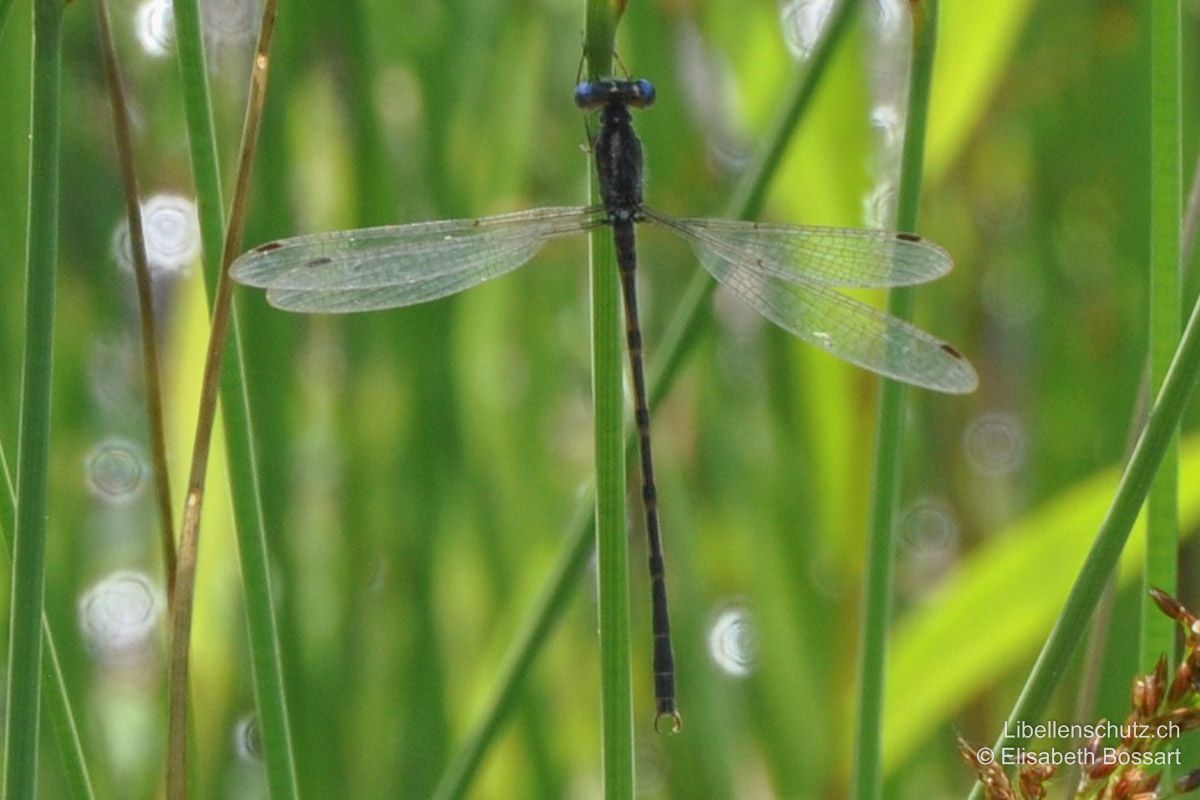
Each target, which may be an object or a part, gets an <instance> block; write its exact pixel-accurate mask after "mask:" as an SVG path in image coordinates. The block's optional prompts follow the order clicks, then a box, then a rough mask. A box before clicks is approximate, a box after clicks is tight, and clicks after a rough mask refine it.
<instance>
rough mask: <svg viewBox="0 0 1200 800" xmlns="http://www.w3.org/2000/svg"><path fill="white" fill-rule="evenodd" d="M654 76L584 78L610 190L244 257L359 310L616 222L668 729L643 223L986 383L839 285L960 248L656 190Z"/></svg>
mask: <svg viewBox="0 0 1200 800" xmlns="http://www.w3.org/2000/svg"><path fill="white" fill-rule="evenodd" d="M654 96H655V93H654V87H653V86H652V85H651V84H650V83H649V81H645V80H617V79H606V80H598V81H585V82H583V83H580V84H579V85H578V87H577V88H576V90H575V103H576V105H577V106H579V107H580V108H581V109H583V110H585V111H598V112H599V113H600V130H599V131H598V133H597V134H596V136H595V138H594V140H593V142H592V152H593V155H594V158H595V163H596V173H597V176H598V179H599V186H600V196H601V199H602V200H603V203H602V204H601V205H599V206H592V207H566V208H538V209H533V210H530V211H520V212H517V213H513V214H499V215H496V216H492V217H483V218H481V219H459V220H447V221H442V222H420V223H416V224H410V225H388V226H384V227H379V228H367V229H364V230H354V231H340V232H336V233H322V234H315V235H312V236H301V237H298V238H295V239H285V240H282V241H277V242H270V243H267V244H264V245H261V246H259V247H257V248H255V249H254V250H251V251H250V252H248V253H246V254H245V255H243V256H241V257H240V258H239V259H238V260H237V261H236V262H234V264H233V266H232V275H233V278H234V279H235V280H237V281H239V282H241V283H244V284H247V285H249V286H257V287H261V288H265V289H266V290H267V299H268V301H270V302H271V304H272V305H274V306H276V307H278V308H282V309H285V310H288V311H303V312H312V313H344V312H356V311H370V310H375V309H384V308H397V307H401V306H409V305H414V304H417V303H424V302H427V301H430V300H436V299H438V298H440V297H446V296H447V295H452V294H455V293H457V292H461V291H464V290H466V289H469V288H471V287H473V286H477V285H479V284H481V283H483V282H484V281H487V280H490V279H492V278H495V277H498V276H500V275H503V274H505V273H507V272H510V271H512V270H514V269H516V268H517V267H519V266H521V265H522V264H525V263H526V262H527V261H529V260H530V259H531V258H532V257H533V256H534V254H536V253H537V252H538V250H540V249H541V247H542V246H543V245H544V244H546V243H547V242H548V241H550V240H551V239H555V238H558V237H561V236H566V235H568V234H574V233H579V232H580V231H589V230H593V229H596V228H599V227H600V226H604V225H607V226H609V227H610V228H612V233H613V240H614V244H615V248H616V256H617V265H618V267H619V269H620V275H621V286H622V294H623V297H624V302H625V329H626V339H627V344H628V348H629V364H630V370H631V372H632V375H633V390H634V416H635V420H636V422H637V430H638V442H639V445H640V453H641V472H642V500H643V504H644V507H645V514H646V533H647V536H648V538H649V553H650V589H651V599H652V603H653V621H652V628H653V633H654V650H653V653H654V657H653V658H654V661H653V663H654V694H655V705H656V708H657V716H656V718H655V727H656V728H657V727H658V724H659V722H660V721H661V720H662V719H663V718H664V717H665V718H668V719H669V720H670V722H671V726H672V729H678V727H679V724H680V717H679V713H678V711H677V709H676V706H675V659H674V654H673V651H672V647H671V630H670V616H669V614H668V609H667V588H666V577H665V576H666V567H665V562H664V558H663V548H662V536H661V533H660V530H659V520H658V492H657V489H656V487H655V481H654V464H653V458H652V456H651V446H650V411H649V406H648V403H647V400H646V382H645V376H644V370H643V366H642V334H641V328H640V327H639V324H638V311H637V288H636V273H637V250H636V247H635V229H636V225H637V223H642V222H650V223H653V224H655V225H658V226H660V227H663V228H666V229H668V230H670V231H673V232H674V233H675V234H677V235H678V236H681V237H682V238H683V239H684V240H686V241H687V242H688V243H689V244H690V245H691V246H692V248H693V249H694V250H695V252H696V255H697V257H698V258H699V260H700V263H701V264H702V265H703V266H704V268H705V269H707V270H708V272H709V273H710V274H711V275H712V276H713V278H715V279H716V280H717V282H718V283H720V284H721V285H723V286H725V287H726V288H728V289H729V290H730V291H732V292H733V293H734V294H736V295H737V296H738V297H740V298H741V299H742V300H744V301H745V302H746V303H748V304H749V305H750V306H751V307H753V308H754V309H755V310H756V311H758V312H759V313H760V314H762V315H763V316H764V317H766V318H767V319H769V320H771V321H772V322H774V323H775V324H776V325H778V326H780V327H781V328H783V329H784V330H786V331H788V332H790V333H792V334H794V335H796V336H798V337H800V338H801V339H804V340H805V341H807V342H809V343H811V344H814V345H816V346H817V347H820V348H821V349H823V350H826V351H828V352H830V353H832V354H834V355H836V356H838V357H840V358H843V359H845V360H847V361H850V362H852V363H854V364H857V365H859V366H861V367H865V368H866V369H869V370H872V371H874V372H877V373H879V374H881V375H886V376H887V377H889V378H894V379H896V380H901V381H906V382H908V383H912V384H915V385H917V386H923V387H925V388H928V389H934V390H936V391H941V392H950V393H964V392H970V391H972V390H973V389H974V388H975V386H976V383H977V379H976V377H975V371H974V370H973V369H972V368H971V365H970V364H969V363H967V361H966V359H964V358H963V357H962V356H961V355H960V354H959V353H958V351H957V350H955V349H954V348H953V347H951V346H950V345H949V344H947V343H946V342H943V341H941V340H940V339H937V338H935V337H934V336H931V335H930V334H928V333H925V332H924V331H922V330H920V329H918V328H916V327H914V326H912V325H910V324H908V323H906V322H903V321H902V320H899V319H896V318H895V317H892V316H889V315H887V314H884V313H882V312H880V311H877V310H875V309H874V308H872V307H870V306H868V305H866V304H864V303H860V302H858V301H857V300H853V299H851V298H849V297H847V296H845V295H843V294H840V293H839V292H837V291H835V290H834V287H845V288H865V287H888V286H906V285H911V284H918V283H924V282H926V281H930V280H933V279H934V278H937V277H940V276H942V275H945V274H946V273H947V272H949V270H950V266H951V261H950V256H949V254H948V253H946V251H945V250H943V249H942V248H941V247H939V246H938V245H936V244H933V243H932V242H928V241H926V240H924V239H922V238H921V237H919V236H916V235H914V234H911V233H895V232H887V231H878V230H862V229H856V228H823V227H812V226H801V225H770V224H762V223H756V222H736V221H733V220H719V219H680V218H676V217H671V216H668V215H666V214H663V213H661V212H659V211H655V210H654V209H652V208H650V207H648V206H646V205H645V204H644V203H643V202H642V183H643V182H642V165H643V157H642V145H641V141H640V140H639V139H638V137H637V135H636V134H635V133H634V131H633V125H632V119H633V118H632V114H631V113H630V109H631V108H639V109H641V108H648V107H649V106H651V105H652V104H653V103H654Z"/></svg>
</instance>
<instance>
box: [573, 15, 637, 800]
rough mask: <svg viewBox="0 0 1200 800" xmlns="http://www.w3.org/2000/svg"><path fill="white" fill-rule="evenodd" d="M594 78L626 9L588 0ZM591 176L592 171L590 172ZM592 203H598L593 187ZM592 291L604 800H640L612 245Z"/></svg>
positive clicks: (593, 266)
mask: <svg viewBox="0 0 1200 800" xmlns="http://www.w3.org/2000/svg"><path fill="white" fill-rule="evenodd" d="M586 13H587V28H586V34H585V40H584V51H585V53H586V55H587V63H588V77H589V78H591V79H593V80H594V79H596V78H601V77H606V76H607V75H608V74H609V73H610V72H611V70H612V52H613V46H614V37H615V34H616V23H617V19H618V17H619V14H620V12H619V10H618V9H617V8H616V7H614V5H613V4H612V3H611V2H607V0H588V3H587V12H586ZM588 174H589V176H590V175H591V174H592V170H591V169H590V165H589V170H588ZM591 187H592V188H591V192H590V194H591V202H592V203H597V202H599V195H598V194H597V187H596V185H595V183H594V181H593V182H592V183H591ZM588 265H589V269H590V271H591V285H592V405H593V410H594V414H595V426H596V427H595V454H594V456H595V463H596V506H595V508H596V552H597V561H596V568H597V574H596V583H597V600H598V602H597V605H598V613H599V618H600V619H599V621H600V707H601V715H600V716H601V719H600V723H601V738H600V751H601V759H602V767H601V774H602V776H603V782H604V796H605V798H608V800H626V799H627V798H632V797H633V787H634V777H633V673H632V665H631V663H630V662H631V657H632V652H633V648H632V645H631V643H630V623H629V532H628V529H627V527H626V525H627V517H626V514H625V448H624V446H623V445H624V432H625V402H624V393H623V391H622V389H623V382H622V376H623V375H624V353H623V352H622V350H623V348H622V346H621V344H622V342H621V291H620V289H621V286H620V281H619V280H618V273H617V263H616V254H615V252H614V249H613V243H612V240H611V239H610V238H609V237H606V236H602V235H600V236H598V235H590V236H589V237H588Z"/></svg>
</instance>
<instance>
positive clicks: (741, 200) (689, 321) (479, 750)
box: [434, 2, 858, 800]
mask: <svg viewBox="0 0 1200 800" xmlns="http://www.w3.org/2000/svg"><path fill="white" fill-rule="evenodd" d="M857 5H858V4H857V3H855V2H844V3H841V4H840V5H839V6H838V8H837V10H836V11H835V16H834V17H833V19H831V20H830V23H829V27H828V29H827V32H826V33H825V35H824V36H823V37H822V39H821V41H820V43H818V45H817V46H816V48H814V50H813V56H812V59H811V61H810V65H809V67H808V68H807V69H806V70H801V71H798V72H797V73H796V75H795V77H794V78H793V81H792V83H791V85H790V87H789V88H788V90H787V91H786V92H785V93H784V101H783V102H782V104H781V106H780V108H781V112H780V114H779V116H778V117H777V118H776V120H775V121H774V123H773V124H772V125H771V128H770V132H769V133H768V134H767V135H766V136H765V137H764V141H763V150H762V154H761V155H760V156H759V157H758V158H757V159H756V160H755V161H754V165H753V166H752V167H751V168H750V169H749V170H748V171H747V173H746V175H747V177H746V179H745V181H744V183H743V184H742V185H741V188H740V189H739V190H738V191H737V192H736V193H735V195H734V200H733V202H732V203H731V205H730V209H731V210H730V214H731V216H735V217H738V218H739V219H749V218H751V217H754V216H757V215H758V213H759V212H760V211H761V209H762V204H763V200H764V198H765V197H766V194H767V189H768V187H769V186H770V184H771V180H772V179H773V178H774V177H775V174H776V172H777V170H778V168H779V165H780V163H781V162H782V160H783V155H784V153H785V152H786V150H787V145H788V144H789V143H790V142H791V140H792V134H793V132H794V131H795V129H796V127H797V126H798V125H799V123H800V120H801V119H802V118H803V117H804V113H805V112H806V111H807V110H808V108H809V107H810V105H811V102H812V98H813V96H814V95H815V94H816V89H817V87H818V86H820V84H821V80H822V79H823V77H824V75H825V72H826V70H827V69H828V66H829V63H830V60H831V57H832V54H833V52H834V51H835V50H836V48H837V45H838V43H840V42H841V40H842V38H843V36H844V34H845V33H846V31H847V30H848V29H849V27H850V21H851V19H852V17H853V12H854V10H855V9H856V7H857ZM715 288H716V284H715V283H714V282H713V280H712V279H711V278H709V277H708V275H707V273H705V272H704V271H703V270H699V269H698V270H696V275H695V277H694V278H693V279H692V281H691V283H689V284H688V286H687V288H686V289H685V290H684V294H683V298H682V299H681V300H680V303H679V305H678V306H677V308H676V311H675V313H674V314H673V315H672V317H671V320H670V321H669V322H668V324H667V327H666V330H665V331H664V334H663V339H662V342H661V344H660V346H659V348H658V353H659V356H658V358H657V359H655V360H654V362H653V363H652V364H651V365H650V367H649V369H648V371H647V400H648V402H649V404H650V410H651V411H654V410H655V409H656V408H657V407H658V406H659V405H660V404H661V402H662V400H663V398H664V397H665V396H666V394H667V392H668V391H670V389H671V387H672V386H673V385H674V383H675V379H676V378H677V377H678V376H679V372H680V370H681V369H682V367H683V364H684V363H685V361H686V360H687V356H688V355H690V354H691V353H692V351H693V350H695V347H696V345H697V344H698V343H699V341H700V337H701V336H702V335H703V334H704V331H705V330H706V329H707V322H708V321H709V319H710V316H711V306H710V303H709V301H710V300H711V298H712V294H713V291H714V290H715ZM636 447H637V438H636V435H635V433H634V431H633V430H629V431H626V433H625V458H626V460H629V459H631V458H633V457H634V451H635V448H636ZM595 502H596V500H595V491H594V486H588V487H587V488H586V490H585V492H584V497H583V499H582V500H581V501H580V507H579V509H578V511H577V513H576V514H575V516H574V520H575V522H574V523H573V524H572V525H571V526H570V528H569V531H570V533H569V534H568V536H567V537H566V540H565V541H564V544H563V547H562V549H561V551H560V552H559V557H558V561H557V562H555V565H554V567H553V569H552V570H551V572H550V578H549V579H548V580H547V582H546V585H545V586H544V588H543V589H542V592H541V594H540V595H539V596H538V599H537V601H536V602H535V603H534V605H533V608H531V609H530V612H529V613H528V614H527V615H526V617H525V623H524V624H523V626H522V628H521V630H520V632H519V633H518V634H517V635H516V636H515V637H514V639H513V643H512V646H511V647H510V648H509V651H508V653H507V655H506V656H505V659H504V662H503V666H502V667H501V669H500V676H499V678H498V680H497V682H496V687H495V688H494V689H493V691H492V695H491V697H490V698H489V700H488V702H487V704H486V706H485V709H484V711H483V713H482V715H481V718H480V720H479V722H478V723H477V724H476V726H475V728H474V730H473V731H472V732H471V733H470V735H469V736H468V737H467V740H466V742H465V743H464V744H463V746H462V748H461V749H460V750H459V751H458V752H457V753H456V754H455V756H454V758H453V759H452V760H451V762H450V766H449V767H448V768H447V770H446V772H445V774H444V775H443V776H442V779H441V782H440V783H439V785H438V788H437V791H436V792H435V793H434V797H435V798H437V799H438V800H451V799H452V798H460V797H464V796H465V795H466V793H467V790H468V789H469V788H470V785H471V782H472V781H473V780H474V779H475V776H476V775H477V774H478V771H479V767H480V765H481V764H482V763H483V761H484V759H485V758H486V756H487V754H488V751H489V750H490V749H491V747H492V745H493V744H494V743H495V742H496V740H497V737H498V734H499V733H500V731H501V730H503V729H504V724H505V723H506V722H507V721H508V718H509V717H510V716H511V715H512V713H513V711H515V709H516V708H517V706H518V701H519V699H520V696H521V689H522V688H523V684H524V681H525V679H526V677H527V676H528V675H529V673H530V670H531V667H532V665H533V662H534V659H535V658H536V657H537V655H538V653H539V652H541V649H542V648H543V647H544V646H545V644H546V642H547V640H548V639H549V637H550V634H551V633H552V632H553V631H554V629H555V627H556V626H557V625H558V623H559V621H560V620H561V619H562V616H563V614H564V612H565V611H566V609H567V607H568V605H569V603H570V599H571V596H572V592H573V590H574V589H575V587H576V585H577V583H578V581H579V580H580V579H581V577H582V575H583V571H584V570H583V568H584V565H585V564H586V563H587V559H588V556H589V555H590V554H591V553H592V547H591V545H592V539H593V536H594V535H595V530H596V529H595V524H596V519H595V513H594V507H595Z"/></svg>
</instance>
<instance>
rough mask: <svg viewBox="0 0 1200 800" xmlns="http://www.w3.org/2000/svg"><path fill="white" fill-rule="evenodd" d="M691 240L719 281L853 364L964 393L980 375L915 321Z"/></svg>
mask: <svg viewBox="0 0 1200 800" xmlns="http://www.w3.org/2000/svg"><path fill="white" fill-rule="evenodd" d="M687 238H689V240H690V241H692V242H693V244H694V245H695V247H696V253H697V255H698V256H699V258H700V263H702V264H703V265H704V268H705V269H707V270H708V271H709V273H710V274H712V276H713V277H714V278H716V279H717V282H718V283H720V284H721V285H723V286H725V287H727V288H728V289H730V290H731V291H732V292H733V293H734V294H736V295H737V296H738V297H740V298H741V299H742V300H744V301H746V302H747V303H749V304H750V306H751V307H753V308H754V309H755V310H756V311H758V312H759V313H760V314H762V315H763V316H764V317H766V318H767V319H769V320H771V321H772V322H774V323H775V324H776V325H778V326H779V327H781V328H783V329H784V330H786V331H788V332H790V333H792V334H794V335H796V336H798V337H800V338H801V339H803V340H804V341H806V342H809V343H810V344H814V345H816V346H817V347H820V348H821V349H823V350H826V351H828V352H830V353H832V354H833V355H835V356H837V357H838V358H842V359H845V360H846V361H849V362H850V363H852V364H857V365H858V366H860V367H864V368H866V369H869V370H871V371H872V372H878V373H879V374H880V375H886V376H888V377H889V378H895V379H896V380H900V381H905V382H907V383H912V384H915V385H917V386H923V387H925V388H927V389H934V390H936V391H939V392H949V393H953V394H963V393H966V392H970V391H973V390H974V389H975V387H976V386H977V385H978V383H979V380H978V378H977V377H976V375H975V370H974V369H972V368H971V365H970V363H968V362H967V360H966V359H965V358H963V357H962V355H960V354H959V353H958V351H957V350H955V349H954V348H953V347H951V346H950V345H949V344H947V343H946V342H943V341H942V340H940V339H938V338H936V337H934V336H931V335H929V334H928V333H926V332H925V331H923V330H921V329H920V328H916V327H914V326H912V325H909V324H908V323H907V322H903V321H901V320H899V319H896V318H895V317H892V316H889V315H888V314H884V313H882V312H880V311H877V310H876V309H874V308H872V307H870V306H868V305H866V304H864V303H860V302H858V301H857V300H852V299H851V298H849V297H846V296H845V295H842V294H839V293H838V292H836V291H834V290H833V289H830V288H828V287H826V286H821V285H805V284H802V283H798V282H795V281H794V280H787V279H783V278H781V277H780V276H779V275H776V274H774V273H772V272H768V271H767V270H766V269H764V268H763V267H762V266H761V265H760V264H759V263H758V261H757V260H756V259H755V258H753V257H752V256H751V257H742V256H741V255H740V254H734V255H728V256H727V255H726V254H725V252H724V251H723V249H722V250H718V249H716V248H713V247H706V246H700V245H698V244H696V240H695V239H693V238H692V237H687Z"/></svg>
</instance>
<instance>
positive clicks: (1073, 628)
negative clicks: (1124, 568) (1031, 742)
mask: <svg viewBox="0 0 1200 800" xmlns="http://www.w3.org/2000/svg"><path fill="white" fill-rule="evenodd" d="M1197 376H1200V302H1197V303H1196V305H1195V306H1193V308H1192V313H1191V316H1190V317H1189V319H1188V324H1187V329H1186V330H1185V331H1184V334H1183V340H1182V341H1181V342H1180V343H1179V349H1178V350H1176V351H1175V356H1174V358H1173V359H1172V360H1171V366H1170V367H1169V368H1168V369H1167V375H1166V379H1165V380H1164V381H1163V386H1162V390H1161V391H1160V392H1159V393H1158V397H1157V398H1156V399H1155V401H1154V407H1153V409H1151V411H1150V418H1149V419H1148V420H1147V421H1146V428H1145V430H1144V431H1142V435H1141V437H1140V438H1139V439H1138V441H1137V444H1136V445H1135V446H1134V449H1133V454H1132V455H1131V456H1130V459H1129V464H1128V465H1127V466H1126V467H1125V472H1124V474H1122V476H1121V484H1120V486H1119V487H1118V488H1117V494H1116V496H1115V497H1114V498H1113V502H1112V505H1111V506H1110V507H1109V511H1108V515H1107V516H1106V517H1105V519H1104V522H1103V523H1102V524H1101V526H1100V531H1099V533H1097V534H1096V539H1095V542H1094V543H1093V544H1092V548H1091V550H1090V551H1089V552H1088V556H1087V560H1086V561H1084V564H1083V567H1082V569H1080V571H1079V576H1078V577H1077V578H1076V579H1075V585H1074V586H1073V587H1072V589H1071V594H1070V595H1069V596H1068V597H1067V601H1066V603H1065V604H1064V606H1063V609H1062V613H1061V614H1059V617H1058V621H1057V622H1056V623H1055V625H1054V629H1053V630H1052V631H1051V632H1050V636H1049V637H1048V638H1047V639H1046V643H1045V645H1044V646H1043V647H1042V652H1041V653H1040V654H1039V655H1038V659H1037V663H1036V664H1034V667H1033V671H1032V672H1030V674H1029V677H1028V678H1027V679H1026V681H1025V686H1024V688H1023V689H1022V690H1021V695H1020V697H1018V698H1017V702H1016V705H1015V706H1014V707H1013V709H1012V712H1011V713H1010V714H1009V716H1008V724H1007V726H1006V728H1005V729H1006V730H1010V729H1012V727H1013V725H1014V724H1015V723H1017V722H1019V721H1031V720H1035V719H1037V718H1038V716H1039V715H1040V714H1041V713H1042V712H1043V711H1044V710H1045V708H1046V706H1047V704H1048V703H1049V702H1050V697H1051V695H1052V693H1053V692H1054V689H1055V687H1056V686H1057V685H1058V683H1059V681H1060V680H1061V679H1062V677H1063V674H1064V672H1065V670H1066V668H1067V664H1068V662H1069V661H1070V659H1071V656H1072V655H1073V654H1074V652H1075V649H1076V647H1077V646H1078V644H1079V641H1080V639H1081V638H1082V637H1083V636H1084V635H1085V633H1086V632H1087V627H1088V625H1087V624H1088V620H1089V619H1090V618H1091V616H1092V612H1093V611H1095V609H1096V604H1097V603H1098V602H1099V600H1100V596H1101V595H1102V594H1103V592H1104V586H1105V583H1106V582H1107V581H1108V579H1109V577H1110V576H1111V575H1112V574H1113V570H1114V569H1115V568H1116V565H1117V560H1118V559H1119V558H1120V555H1121V550H1122V549H1123V548H1124V546H1125V542H1126V540H1127V539H1128V538H1129V532H1130V531H1131V530H1132V528H1133V523H1134V521H1135V520H1136V519H1137V515H1138V510H1139V509H1140V508H1141V506H1142V503H1143V502H1144V501H1145V499H1146V495H1147V493H1148V492H1149V490H1150V483H1151V481H1152V480H1153V479H1154V475H1155V473H1156V471H1157V470H1158V467H1159V465H1160V464H1161V463H1162V459H1163V457H1164V455H1165V454H1166V452H1167V450H1168V449H1169V447H1170V444H1171V442H1172V441H1173V440H1174V438H1175V436H1176V430H1177V428H1178V426H1179V420H1180V417H1181V416H1182V415H1183V411H1184V408H1185V406H1186V403H1187V399H1188V396H1189V395H1190V394H1191V391H1192V388H1193V387H1194V386H1195V384H1196V378H1197ZM1013 743H1014V740H1013V737H1009V736H1001V737H1000V738H999V739H998V740H997V741H996V745H995V748H994V749H995V751H996V752H999V751H1000V750H1001V749H1002V748H1004V747H1008V746H1010V745H1012V744H1013ZM981 792H982V787H981V786H980V785H979V784H978V783H976V785H975V788H974V790H972V792H971V797H972V798H978V797H980V796H981Z"/></svg>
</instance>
